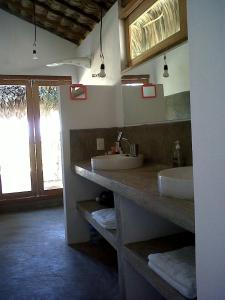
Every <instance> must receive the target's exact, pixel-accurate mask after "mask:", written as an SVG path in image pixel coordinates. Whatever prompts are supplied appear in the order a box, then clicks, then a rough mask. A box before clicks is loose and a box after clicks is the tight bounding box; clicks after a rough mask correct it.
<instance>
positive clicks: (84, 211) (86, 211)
mask: <svg viewBox="0 0 225 300" xmlns="http://www.w3.org/2000/svg"><path fill="white" fill-rule="evenodd" d="M103 208H107V207H105V206H103V205H100V204H99V203H97V202H96V201H95V200H86V201H80V202H77V209H78V211H79V212H80V213H81V215H82V216H83V218H84V219H85V220H86V221H87V222H88V223H90V224H91V225H92V226H93V227H94V228H95V229H96V230H97V231H98V232H99V233H100V234H101V235H102V236H103V237H104V238H105V239H106V240H107V241H108V242H109V243H110V245H111V246H112V247H113V248H114V249H115V250H117V231H116V230H114V229H105V228H103V227H102V226H101V225H100V224H99V223H98V222H96V221H95V220H94V219H93V218H92V215H91V213H92V212H94V211H97V210H100V209H103Z"/></svg>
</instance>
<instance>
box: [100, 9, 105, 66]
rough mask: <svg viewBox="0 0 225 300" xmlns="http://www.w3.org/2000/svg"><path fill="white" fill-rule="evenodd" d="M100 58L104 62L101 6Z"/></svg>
mask: <svg viewBox="0 0 225 300" xmlns="http://www.w3.org/2000/svg"><path fill="white" fill-rule="evenodd" d="M100 58H101V60H102V63H104V54H103V51H102V8H101V20H100Z"/></svg>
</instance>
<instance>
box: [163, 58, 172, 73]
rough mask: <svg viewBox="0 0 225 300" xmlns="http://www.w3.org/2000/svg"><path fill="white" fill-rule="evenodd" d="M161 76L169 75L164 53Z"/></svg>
mask: <svg viewBox="0 0 225 300" xmlns="http://www.w3.org/2000/svg"><path fill="white" fill-rule="evenodd" d="M163 70H164V71H163V77H169V76H170V75H169V72H168V65H167V62H166V55H164V67H163Z"/></svg>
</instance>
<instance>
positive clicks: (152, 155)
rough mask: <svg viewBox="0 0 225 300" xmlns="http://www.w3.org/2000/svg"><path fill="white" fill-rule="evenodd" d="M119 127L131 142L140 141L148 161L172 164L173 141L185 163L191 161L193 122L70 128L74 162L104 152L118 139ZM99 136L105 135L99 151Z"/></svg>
mask: <svg viewBox="0 0 225 300" xmlns="http://www.w3.org/2000/svg"><path fill="white" fill-rule="evenodd" d="M119 130H122V131H123V134H124V136H125V137H126V138H128V140H129V141H130V142H131V143H135V144H139V150H140V153H143V154H144V157H145V159H146V160H147V161H149V162H154V163H163V164H171V163H172V152H173V148H174V141H176V140H179V141H180V144H181V152H182V156H183V160H184V164H185V165H190V164H192V146H191V122H190V121H184V122H175V123H164V124H154V125H140V126H129V127H124V128H116V127H115V128H100V129H99V128H97V129H81V130H71V131H70V147H71V162H77V161H82V160H88V159H90V157H91V156H94V155H101V154H103V153H104V152H105V151H107V150H109V149H110V148H111V146H112V145H113V143H114V142H115V141H116V138H117V134H118V131H119ZM96 138H104V140H105V149H106V150H105V151H97V150H96ZM124 147H126V146H125V144H124Z"/></svg>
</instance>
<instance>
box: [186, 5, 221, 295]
mask: <svg viewBox="0 0 225 300" xmlns="http://www.w3.org/2000/svg"><path fill="white" fill-rule="evenodd" d="M187 3H188V10H189V18H188V27H189V48H190V78H191V84H190V86H191V116H192V139H193V159H194V192H195V219H196V241H197V244H196V250H197V285H198V299H199V300H212V299H216V300H224V299H225V280H224V278H225V255H224V253H225V251H224V249H225V225H224V224H225V221H224V215H225V179H224V178H225V82H224V80H225V59H224V53H225V26H224V24H225V1H224V0H217V1H211V0H198V1H187Z"/></svg>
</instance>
